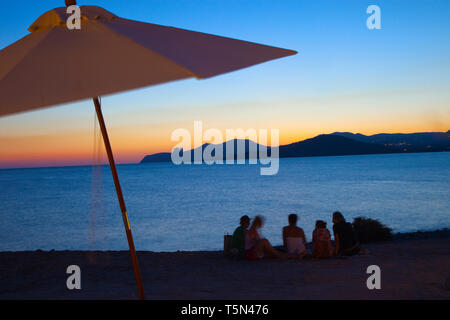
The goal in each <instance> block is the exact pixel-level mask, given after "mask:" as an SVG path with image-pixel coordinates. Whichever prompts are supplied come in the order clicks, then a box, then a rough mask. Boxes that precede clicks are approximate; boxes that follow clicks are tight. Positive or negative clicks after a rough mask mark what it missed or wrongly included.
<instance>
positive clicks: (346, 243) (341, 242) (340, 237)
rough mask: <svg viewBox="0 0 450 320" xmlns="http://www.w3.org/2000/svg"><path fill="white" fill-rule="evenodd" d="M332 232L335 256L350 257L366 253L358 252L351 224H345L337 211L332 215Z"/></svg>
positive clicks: (358, 248) (357, 244)
mask: <svg viewBox="0 0 450 320" xmlns="http://www.w3.org/2000/svg"><path fill="white" fill-rule="evenodd" d="M333 232H334V245H335V249H336V250H335V251H336V255H338V256H351V255H354V254H358V253H367V251H366V250H364V251H361V250H360V247H359V243H358V241H357V239H356V236H355V232H354V231H353V226H352V224H351V223H350V222H346V221H345V219H344V216H343V215H342V213H340V212H339V211H335V212H334V213H333Z"/></svg>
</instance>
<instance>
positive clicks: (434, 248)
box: [0, 232, 450, 299]
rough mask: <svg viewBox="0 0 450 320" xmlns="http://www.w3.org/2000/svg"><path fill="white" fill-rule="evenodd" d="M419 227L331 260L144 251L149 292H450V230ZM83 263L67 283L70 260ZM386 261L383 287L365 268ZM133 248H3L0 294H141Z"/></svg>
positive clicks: (246, 295) (413, 295)
mask: <svg viewBox="0 0 450 320" xmlns="http://www.w3.org/2000/svg"><path fill="white" fill-rule="evenodd" d="M429 235H430V234H426V233H419V234H417V233H414V234H410V235H401V236H397V237H396V240H394V241H391V242H383V243H374V244H369V245H365V246H364V247H365V248H367V249H369V251H370V254H368V255H365V256H353V257H349V258H340V259H337V258H335V259H329V260H312V259H307V260H303V261H297V260H265V261H253V262H249V261H235V260H230V259H227V258H225V257H224V256H223V254H222V252H219V251H209V252H172V253H155V252H138V258H139V263H140V267H141V271H142V277H143V281H144V288H145V292H146V296H147V299H450V290H447V289H446V288H445V280H446V279H447V277H450V237H449V236H448V232H445V233H440V234H436V233H432V234H431V235H433V236H429ZM72 264H76V265H78V266H80V268H81V286H82V288H81V290H68V289H67V287H66V279H67V277H68V276H69V275H68V274H66V268H67V267H68V266H69V265H72ZM373 264H375V265H378V266H380V268H381V290H368V289H367V287H366V280H367V278H368V276H369V275H368V274H366V269H367V267H368V266H369V265H373ZM137 298H138V295H137V290H136V285H135V280H134V275H133V271H132V268H131V261H130V256H129V253H128V252H127V251H103V252H88V251H50V252H48V251H47V252H44V251H40V250H38V251H33V252H2V253H0V299H137Z"/></svg>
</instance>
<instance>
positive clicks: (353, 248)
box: [231, 211, 364, 260]
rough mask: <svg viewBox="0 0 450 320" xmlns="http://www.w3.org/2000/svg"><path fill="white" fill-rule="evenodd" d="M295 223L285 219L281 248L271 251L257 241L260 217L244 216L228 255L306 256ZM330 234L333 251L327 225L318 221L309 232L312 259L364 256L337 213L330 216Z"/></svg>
mask: <svg viewBox="0 0 450 320" xmlns="http://www.w3.org/2000/svg"><path fill="white" fill-rule="evenodd" d="M297 220H298V217H297V215H296V214H290V215H289V216H288V221H289V225H287V226H285V227H283V232H282V234H283V246H281V247H277V248H274V247H273V246H272V245H271V244H270V242H269V241H268V240H267V239H263V238H261V236H260V234H259V229H260V228H261V227H262V226H263V224H264V218H263V217H262V216H256V217H254V218H253V221H252V222H251V221H250V218H249V217H248V216H242V217H241V219H240V226H239V227H237V228H236V230H235V231H234V233H233V236H232V238H231V253H232V254H233V255H234V256H240V257H245V259H247V260H260V259H267V258H281V259H287V258H291V259H301V258H303V257H305V256H306V255H307V254H308V253H307V250H306V238H305V233H304V231H303V229H302V228H300V227H298V226H297ZM250 222H251V225H250ZM249 226H250V228H249ZM333 233H334V248H333V245H332V243H331V234H330V231H329V230H328V229H327V223H326V222H325V221H322V220H317V221H316V228H315V229H314V231H313V233H312V256H313V257H314V258H317V259H323V258H329V257H332V256H350V255H354V254H358V253H364V252H362V251H361V250H360V246H359V243H358V241H357V239H356V237H355V232H354V230H353V227H352V224H351V223H349V222H346V221H345V218H344V216H343V215H342V214H341V213H340V212H339V211H335V212H334V213H333Z"/></svg>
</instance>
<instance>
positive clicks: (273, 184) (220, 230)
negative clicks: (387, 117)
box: [0, 152, 450, 251]
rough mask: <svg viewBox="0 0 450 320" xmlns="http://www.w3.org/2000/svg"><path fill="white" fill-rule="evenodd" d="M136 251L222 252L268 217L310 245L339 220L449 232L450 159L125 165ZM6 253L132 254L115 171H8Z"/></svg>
mask: <svg viewBox="0 0 450 320" xmlns="http://www.w3.org/2000/svg"><path fill="white" fill-rule="evenodd" d="M118 172H119V177H120V180H121V183H122V189H123V192H124V196H125V201H126V204H127V210H128V214H129V219H130V224H131V228H132V231H133V236H134V241H135V245H136V249H137V250H151V251H177V250H217V249H222V248H223V236H224V234H227V233H229V234H231V233H232V232H233V230H234V228H235V227H236V226H237V225H238V222H239V218H240V216H242V215H244V214H246V215H249V216H250V217H254V216H255V215H256V214H260V215H263V216H264V217H265V218H266V224H265V225H264V228H263V229H262V234H263V236H264V237H266V238H268V239H269V241H271V242H272V243H273V244H274V245H279V244H281V243H282V239H281V228H282V227H283V226H284V225H286V224H287V216H288V214H290V213H296V214H298V216H299V226H300V227H302V228H303V229H304V230H305V233H306V236H307V240H308V241H310V240H311V233H312V231H313V228H314V222H315V220H317V219H322V220H325V221H327V222H328V227H329V229H330V230H331V228H332V223H331V215H332V212H333V211H335V210H339V211H341V212H342V213H343V214H344V216H345V217H346V219H347V220H348V221H352V220H353V218H354V217H357V216H365V217H370V218H376V219H379V220H380V221H381V222H382V223H384V224H386V225H387V226H389V227H391V228H393V229H394V231H395V232H409V231H417V230H433V229H439V228H445V227H447V228H449V227H450V152H447V153H418V154H387V155H362V156H338V157H312V158H289V159H281V160H280V169H279V172H278V174H277V175H273V176H261V175H260V165H248V164H247V165H237V164H236V165H212V166H209V165H205V164H202V165H194V164H192V165H181V166H176V165H174V164H172V163H152V164H133V165H119V166H118ZM0 218H1V223H0V251H21V250H36V249H42V250H51V249H55V250H88V249H96V250H97V249H98V250H124V249H127V248H128V245H127V241H126V236H125V230H124V226H123V220H122V216H121V212H120V208H119V205H118V202H117V200H116V194H115V189H114V184H113V181H112V176H111V173H110V171H109V167H108V166H99V167H90V166H85V167H61V168H33V169H9V170H0Z"/></svg>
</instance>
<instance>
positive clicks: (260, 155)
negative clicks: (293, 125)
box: [170, 121, 280, 176]
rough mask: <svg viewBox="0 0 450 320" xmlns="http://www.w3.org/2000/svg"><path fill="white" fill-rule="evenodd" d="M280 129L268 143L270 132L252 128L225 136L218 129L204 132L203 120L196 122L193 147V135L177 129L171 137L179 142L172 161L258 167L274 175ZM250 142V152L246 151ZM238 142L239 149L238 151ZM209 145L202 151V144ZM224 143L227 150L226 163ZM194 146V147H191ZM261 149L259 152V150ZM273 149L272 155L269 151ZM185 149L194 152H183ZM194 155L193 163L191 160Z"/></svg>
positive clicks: (173, 151)
mask: <svg viewBox="0 0 450 320" xmlns="http://www.w3.org/2000/svg"><path fill="white" fill-rule="evenodd" d="M279 131H280V130H279V129H270V143H271V146H270V147H267V144H268V140H267V138H268V130H267V129H259V130H256V129H254V128H249V129H247V130H245V131H244V130H243V129H242V128H238V129H226V130H225V137H226V139H225V141H226V142H225V143H223V141H224V139H223V137H224V135H223V134H222V132H221V131H220V130H219V129H216V128H209V129H207V130H205V131H204V130H203V122H202V121H194V139H193V144H192V136H191V132H190V131H189V130H188V129H185V128H177V129H175V130H174V131H173V132H172V134H171V140H172V141H177V142H178V143H177V144H176V145H175V146H174V147H173V148H172V151H171V155H170V157H171V160H172V162H173V163H174V164H176V165H180V164H192V163H193V164H202V163H206V164H208V165H212V164H246V159H248V164H258V161H259V164H261V165H265V166H264V167H261V168H260V174H261V175H263V176H264V175H275V174H277V173H278V170H279ZM246 139H248V150H246V144H247V143H246V141H247V140H246ZM235 142H236V148H235ZM204 143H207V145H206V146H205V147H204V148H203V147H202V146H203V144H204ZM224 144H225V149H226V155H225V161H224V156H223V155H224ZM192 145H194V148H195V149H193V148H192ZM258 149H259V150H258ZM269 149H270V152H268V150H269ZM183 150H191V151H190V152H183ZM192 153H193V158H194V159H193V161H192Z"/></svg>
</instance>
